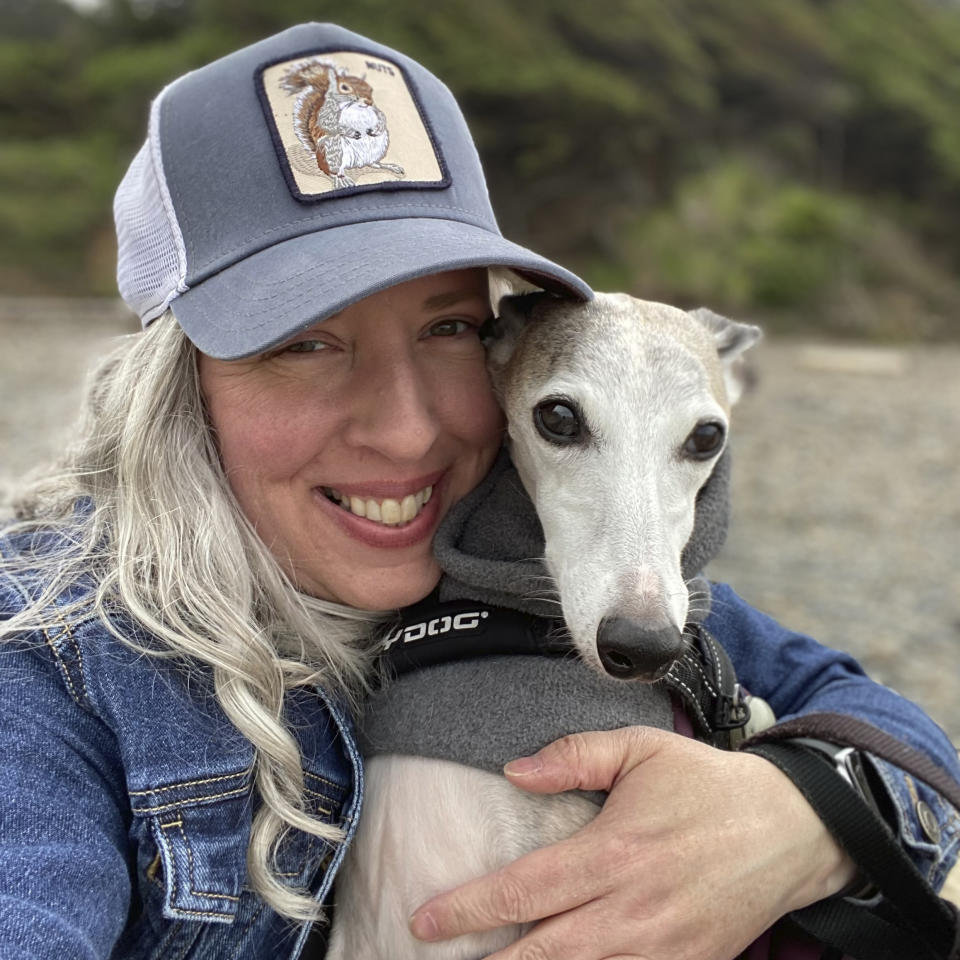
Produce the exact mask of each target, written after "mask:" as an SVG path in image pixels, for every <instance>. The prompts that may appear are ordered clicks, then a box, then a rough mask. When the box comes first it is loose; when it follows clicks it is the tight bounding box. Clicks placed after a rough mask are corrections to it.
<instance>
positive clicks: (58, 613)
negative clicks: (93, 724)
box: [53, 606, 90, 703]
mask: <svg viewBox="0 0 960 960" xmlns="http://www.w3.org/2000/svg"><path fill="white" fill-rule="evenodd" d="M53 612H54V616H56V618H57V621H58V622H59V623H60V626H62V627H63V633H65V634H66V635H67V639H68V640H69V641H70V644H71V646H72V647H73V652H74V654H75V655H76V658H77V669H78V671H79V673H80V686H81V687H82V688H83V699H84V701H86V702H87V703H89V702H90V692H89V691H88V690H87V683H86V680H85V679H84V673H85V671H84V668H83V653H82V652H81V650H80V644H79V643H78V642H77V638H76V637H75V636H74V634H73V631H72V630H71V629H70V625H69V624H68V623H67V621H66V620H65V619H64V616H63V614H62V613H61V611H60V608H59V607H56V606H55V607H54V608H53Z"/></svg>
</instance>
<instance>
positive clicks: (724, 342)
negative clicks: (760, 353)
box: [689, 307, 763, 406]
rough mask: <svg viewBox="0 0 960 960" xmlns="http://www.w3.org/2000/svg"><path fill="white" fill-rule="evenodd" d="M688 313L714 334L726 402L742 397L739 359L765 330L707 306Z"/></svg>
mask: <svg viewBox="0 0 960 960" xmlns="http://www.w3.org/2000/svg"><path fill="white" fill-rule="evenodd" d="M689 312H690V316H691V317H693V318H694V319H695V320H697V321H699V322H700V323H702V324H703V326H705V327H706V328H707V330H708V331H709V332H710V333H711V334H712V335H713V342H714V343H715V344H716V347H717V353H718V354H719V356H720V362H721V363H722V364H723V381H724V386H725V387H726V390H727V401H728V402H729V403H730V405H731V406H732V405H733V404H735V403H736V402H737V400H739V399H740V395H741V393H743V387H744V382H743V377H742V376H741V375H740V370H739V366H740V365H739V363H738V362H737V361H738V360H739V359H740V357H741V355H742V354H743V353H744V352H745V351H746V350H749V349H750V347H752V346H753V345H754V344H755V343H756V342H757V341H758V340H759V339H760V337H762V336H763V331H762V330H761V329H760V328H759V327H757V326H755V325H754V324H752V323H740V322H739V321H737V320H731V319H730V318H729V317H723V316H721V315H720V314H719V313H714V312H713V311H712V310H708V309H707V308H706V307H698V308H697V309H696V310H691V311H689Z"/></svg>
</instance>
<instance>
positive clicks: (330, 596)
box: [300, 556, 441, 610]
mask: <svg viewBox="0 0 960 960" xmlns="http://www.w3.org/2000/svg"><path fill="white" fill-rule="evenodd" d="M440 574H441V570H440V567H439V565H438V564H437V562H436V560H434V559H433V557H432V556H431V557H429V558H424V560H423V561H421V562H420V563H410V564H405V565H404V566H401V567H396V568H392V569H384V570H375V569H374V570H370V569H368V570H364V571H363V572H362V573H361V574H359V575H358V576H355V577H351V576H349V574H348V572H347V571H344V573H343V575H342V576H341V577H337V578H336V581H337V582H332V583H324V584H312V583H309V582H305V578H304V580H302V581H301V584H300V589H302V590H303V591H304V592H306V593H309V594H310V595H311V596H314V597H317V598H318V599H321V600H332V601H333V602H335V603H342V604H344V605H346V606H348V607H355V608H356V609H358V610H398V609H401V608H403V607H409V606H410V605H411V604H413V603H417V602H419V601H420V600H422V599H423V598H424V597H426V596H427V595H428V594H429V593H430V591H431V590H433V588H434V587H435V586H436V585H437V583H438V582H439V581H440Z"/></svg>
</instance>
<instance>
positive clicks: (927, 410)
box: [0, 298, 960, 902]
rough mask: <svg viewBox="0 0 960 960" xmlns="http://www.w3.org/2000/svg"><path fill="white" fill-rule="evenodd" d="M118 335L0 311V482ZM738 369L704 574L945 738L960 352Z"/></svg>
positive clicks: (8, 304)
mask: <svg viewBox="0 0 960 960" xmlns="http://www.w3.org/2000/svg"><path fill="white" fill-rule="evenodd" d="M133 329H135V325H134V324H133V323H132V322H131V320H130V319H129V317H128V316H127V315H126V314H125V313H124V312H123V311H122V310H121V309H119V307H118V306H117V305H115V304H113V303H111V302H88V303H79V304H77V303H71V304H65V303H63V302H59V301H50V302H48V303H39V304H38V303H37V302H35V301H34V302H21V301H17V300H4V299H2V298H0V333H2V336H3V343H4V349H3V351H2V353H0V450H2V451H3V456H2V460H0V485H2V484H3V483H4V482H5V481H8V480H9V479H10V478H12V477H15V476H17V475H18V474H20V473H22V472H23V471H24V470H26V469H28V468H30V467H32V466H34V465H35V464H37V463H39V462H40V461H42V460H44V459H46V458H47V457H49V456H51V455H53V454H55V453H56V451H57V450H58V449H59V448H60V446H61V444H62V443H63V441H64V438H65V437H66V436H67V435H68V433H69V424H70V422H71V421H72V419H73V417H74V416H75V414H76V411H77V408H78V399H79V396H80V384H81V382H82V378H83V374H84V372H85V370H86V368H87V366H88V364H89V362H90V361H91V359H92V358H94V357H95V356H97V355H98V354H100V353H102V352H103V350H104V349H105V345H106V344H107V342H108V340H109V338H110V337H111V336H115V335H117V334H121V333H124V332H129V331H131V330H133ZM752 369H753V372H754V374H755V377H756V384H755V386H754V388H753V389H752V390H751V391H750V392H749V393H748V394H747V395H746V396H745V397H744V399H743V400H742V401H741V403H740V405H739V406H738V408H737V409H736V411H735V420H734V429H733V442H734V455H735V460H734V520H733V525H732V529H731V533H730V538H729V540H728V543H727V546H726V548H725V549H724V551H723V553H722V555H721V556H720V557H719V558H718V559H717V560H716V561H715V563H714V564H713V566H712V568H711V570H710V573H711V575H712V576H713V577H714V578H715V579H722V580H727V581H729V582H730V583H732V584H733V585H734V586H735V587H736V588H737V589H738V590H739V592H740V593H741V594H742V595H743V596H744V597H746V599H748V600H749V601H750V602H751V603H753V604H754V605H755V606H757V607H759V608H760V609H762V610H765V611H767V612H768V613H771V614H772V615H773V616H775V617H776V618H777V619H779V620H781V621H782V622H784V623H786V624H787V625H789V626H790V627H793V628H794V629H799V630H803V631H806V632H808V633H810V634H812V635H813V636H815V637H817V638H818V639H819V640H821V641H822V642H824V643H827V644H830V645H832V646H835V647H839V648H842V649H845V650H848V651H850V652H851V653H853V654H854V655H855V656H856V657H857V658H858V659H860V660H861V662H862V663H863V664H864V666H865V667H866V668H867V670H868V671H869V672H870V673H871V674H872V675H873V676H874V677H876V678H877V679H878V680H880V681H882V682H883V683H885V684H887V685H889V686H892V687H894V688H895V689H897V690H898V691H899V692H901V693H902V694H904V695H905V696H907V697H909V698H911V699H913V700H916V701H917V702H918V703H920V704H921V705H922V706H923V707H924V708H925V709H926V710H927V711H928V712H929V713H930V714H931V715H932V716H933V717H934V718H935V719H936V720H937V722H938V723H940V724H941V725H942V726H943V728H944V729H945V730H946V731H947V733H948V735H949V736H950V737H951V739H952V740H953V741H954V743H958V742H960V670H958V669H957V656H956V654H957V650H958V646H960V347H958V346H938V347H920V346H915V347H902V348H896V349H891V348H871V347H862V346H858V347H851V346H843V345H839V344H829V343H806V342H787V341H772V342H770V341H768V342H766V343H764V344H762V345H761V346H760V347H758V348H757V349H756V350H755V351H754V353H753V356H752ZM953 896H954V897H955V899H957V900H958V902H960V877H958V878H957V880H955V881H954V890H953Z"/></svg>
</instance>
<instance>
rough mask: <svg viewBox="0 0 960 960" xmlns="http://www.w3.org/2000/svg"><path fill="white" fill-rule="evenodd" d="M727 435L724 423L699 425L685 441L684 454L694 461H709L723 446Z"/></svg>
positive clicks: (713, 422)
mask: <svg viewBox="0 0 960 960" xmlns="http://www.w3.org/2000/svg"><path fill="white" fill-rule="evenodd" d="M725 435H726V431H725V430H724V427H723V424H722V423H717V422H716V421H714V420H707V421H706V422H704V423H698V424H697V425H696V426H695V427H694V428H693V430H692V431H691V433H690V436H689V437H687V439H686V441H684V444H683V452H684V453H685V454H686V455H687V456H688V457H692V458H693V459H694V460H707V459H708V458H710V457H712V456H713V455H714V454H715V453H716V452H717V451H718V450H719V449H720V448H721V447H722V446H723V438H724V436H725Z"/></svg>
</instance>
